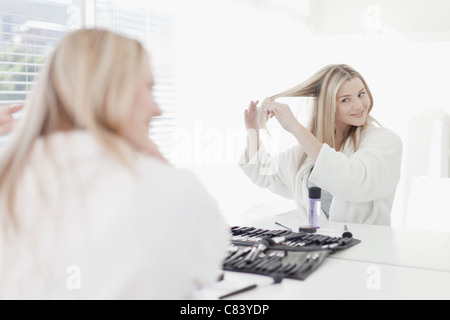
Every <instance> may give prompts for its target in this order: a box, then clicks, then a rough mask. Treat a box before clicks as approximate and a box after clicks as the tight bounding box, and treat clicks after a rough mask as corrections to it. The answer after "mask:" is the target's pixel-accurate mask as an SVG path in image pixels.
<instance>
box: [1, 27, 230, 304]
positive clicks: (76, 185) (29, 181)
mask: <svg viewBox="0 0 450 320" xmlns="http://www.w3.org/2000/svg"><path fill="white" fill-rule="evenodd" d="M152 87H153V78H152V74H151V70H150V67H149V59H148V56H147V54H146V52H145V51H144V49H143V47H142V46H141V45H140V44H139V43H138V42H137V41H135V40H131V39H129V38H126V37H123V36H119V35H116V34H114V33H112V32H109V31H103V30H94V29H91V30H80V31H76V32H74V33H72V34H70V35H68V36H67V37H66V38H65V39H63V41H62V42H61V43H60V44H59V45H58V47H57V48H56V50H55V52H54V54H53V56H52V57H51V59H50V61H49V63H48V64H47V66H46V69H45V70H44V72H43V74H42V75H41V78H40V79H39V82H38V84H37V87H36V88H35V90H34V91H33V94H32V96H31V99H30V101H29V102H28V103H27V110H28V112H27V114H26V116H25V118H23V119H22V120H21V122H20V125H19V127H18V128H17V132H16V134H15V135H14V138H13V140H12V141H11V142H10V143H9V144H8V146H7V150H6V152H5V153H4V154H3V155H2V156H1V158H0V205H1V207H0V217H1V220H0V223H1V226H2V227H3V232H2V236H1V237H0V252H1V253H0V259H1V260H0V298H8V299H9V298H27V299H28V298H32V299H34V298H44V299H45V298H50V299H53V298H55V299H60V298H82V299H91V298H92V299H97V298H101V299H123V298H125V299H136V298H138V299H141V298H146V299H147V298H149V299H179V298H181V299H185V298H190V297H191V296H192V293H193V291H194V290H195V288H196V287H197V286H200V285H205V284H208V283H211V282H212V281H214V280H216V277H217V274H216V273H217V270H219V268H220V267H221V259H222V256H223V254H224V252H225V248H226V245H227V242H228V228H227V226H226V224H225V222H224V220H223V218H222V217H221V215H220V214H219V211H218V206H217V203H216V202H215V201H214V200H213V199H212V198H211V197H210V196H209V195H208V194H207V192H206V191H205V189H204V188H203V187H202V186H201V184H200V183H199V181H198V180H197V179H196V178H195V177H194V176H193V175H192V174H191V173H188V172H186V171H183V170H175V169H174V168H172V167H171V166H170V165H169V164H168V163H167V161H166V160H165V159H164V157H163V156H162V155H161V154H160V152H159V151H158V149H157V147H156V146H155V144H154V143H153V142H152V141H151V140H150V139H149V138H148V132H149V124H150V122H151V119H152V118H153V117H155V116H159V115H160V114H161V111H160V109H159V107H158V105H157V104H156V102H155V100H154V97H153V96H152ZM137 155H139V161H137Z"/></svg>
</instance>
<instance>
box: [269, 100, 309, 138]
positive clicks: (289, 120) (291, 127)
mask: <svg viewBox="0 0 450 320" xmlns="http://www.w3.org/2000/svg"><path fill="white" fill-rule="evenodd" d="M266 116H268V117H270V118H272V117H276V118H277V120H278V122H279V123H280V124H281V126H282V127H283V129H284V130H286V131H288V132H290V133H294V131H295V130H296V129H298V127H299V126H301V124H300V122H298V120H297V119H296V118H295V117H294V114H293V113H292V111H291V109H290V108H289V106H288V105H287V104H284V103H279V102H275V101H271V102H270V103H269V104H268V105H267V107H266Z"/></svg>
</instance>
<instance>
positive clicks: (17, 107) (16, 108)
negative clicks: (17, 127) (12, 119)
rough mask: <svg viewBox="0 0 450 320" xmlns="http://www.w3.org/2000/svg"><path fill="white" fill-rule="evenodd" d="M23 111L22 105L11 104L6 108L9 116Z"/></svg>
mask: <svg viewBox="0 0 450 320" xmlns="http://www.w3.org/2000/svg"><path fill="white" fill-rule="evenodd" d="M22 109H23V104H12V105H10V106H9V107H8V112H9V114H14V113H16V112H17V111H20V110H22Z"/></svg>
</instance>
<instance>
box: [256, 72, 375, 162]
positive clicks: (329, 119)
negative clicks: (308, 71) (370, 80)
mask: <svg viewBox="0 0 450 320" xmlns="http://www.w3.org/2000/svg"><path fill="white" fill-rule="evenodd" d="M355 77H357V78H359V79H361V81H362V82H363V83H364V86H365V88H366V90H367V94H368V96H369V99H370V105H369V109H368V113H370V111H371V110H372V107H373V97H372V94H371V92H370V89H369V87H368V86H367V83H366V81H365V80H364V78H363V77H362V75H361V74H360V73H358V72H357V71H356V70H354V69H353V68H351V67H350V66H348V65H345V64H337V65H329V66H326V67H324V68H322V69H321V70H319V71H318V72H317V73H316V74H314V75H313V76H312V77H310V78H309V79H308V80H306V81H305V82H303V83H301V84H299V85H298V86H295V87H293V88H291V89H289V90H286V91H283V92H281V93H279V94H276V95H274V96H271V97H269V98H266V99H265V100H264V102H263V103H262V106H261V112H260V113H259V122H260V127H261V128H265V122H266V118H265V112H262V111H263V110H265V108H266V106H267V104H268V103H269V102H270V101H273V100H275V99H277V98H282V97H313V98H314V102H313V103H314V105H313V111H312V115H311V119H310V122H309V125H308V129H309V130H310V131H311V133H312V134H313V135H314V136H315V137H316V138H317V139H318V140H319V141H320V142H322V143H326V144H328V145H329V146H330V147H332V148H338V149H339V150H341V149H342V148H343V147H344V146H345V144H346V142H347V141H348V140H349V139H350V140H351V141H352V143H353V149H354V150H355V151H356V150H357V149H358V147H359V138H360V137H361V134H362V133H363V131H364V130H365V129H366V128H367V127H368V126H369V125H370V124H371V123H373V122H374V121H375V120H374V119H373V118H372V117H371V116H370V115H369V116H368V118H367V121H366V123H365V124H364V125H363V126H361V127H351V129H350V130H349V131H348V132H347V133H346V135H345V136H344V139H343V143H342V144H341V145H340V146H337V145H336V143H335V133H336V108H337V101H336V97H337V93H338V91H339V89H340V87H341V86H342V84H343V83H344V82H345V81H349V80H352V79H353V78H355ZM339 150H338V151H339ZM306 157H307V156H306V153H304V154H303V155H302V157H301V160H300V163H299V168H300V167H301V165H302V164H303V163H304V162H305V160H306Z"/></svg>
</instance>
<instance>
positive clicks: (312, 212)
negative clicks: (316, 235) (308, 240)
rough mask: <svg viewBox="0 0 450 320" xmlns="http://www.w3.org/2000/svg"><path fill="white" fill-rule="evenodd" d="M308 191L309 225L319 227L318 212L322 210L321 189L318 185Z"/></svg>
mask: <svg viewBox="0 0 450 320" xmlns="http://www.w3.org/2000/svg"><path fill="white" fill-rule="evenodd" d="M308 193H309V225H310V226H313V227H316V228H320V214H321V212H322V201H321V196H322V190H321V189H320V188H318V187H311V188H309V189H308Z"/></svg>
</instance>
